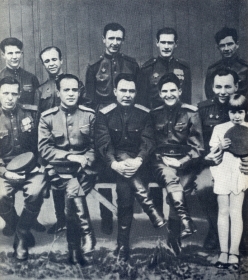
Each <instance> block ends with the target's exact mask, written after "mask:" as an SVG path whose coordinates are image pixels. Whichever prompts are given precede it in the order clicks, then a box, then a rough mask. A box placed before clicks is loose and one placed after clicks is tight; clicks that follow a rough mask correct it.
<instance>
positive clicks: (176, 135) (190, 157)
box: [151, 73, 203, 254]
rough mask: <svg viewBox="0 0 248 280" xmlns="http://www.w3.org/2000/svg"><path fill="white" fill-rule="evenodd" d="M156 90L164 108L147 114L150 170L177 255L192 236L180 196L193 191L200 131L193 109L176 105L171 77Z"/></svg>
mask: <svg viewBox="0 0 248 280" xmlns="http://www.w3.org/2000/svg"><path fill="white" fill-rule="evenodd" d="M158 89H159V94H160V98H161V99H162V100H163V101H164V105H162V106H160V107H158V108H156V109H154V110H153V111H152V112H151V116H152V120H153V127H154V128H155V140H156V147H157V148H156V150H155V152H154V157H153V159H152V166H153V171H154V176H155V178H156V180H157V182H158V184H159V186H161V187H163V188H166V190H167V193H168V194H167V201H168V203H169V205H170V211H169V219H168V231H169V236H168V245H169V246H171V247H172V248H173V250H174V251H175V253H176V254H179V253H180V251H181V246H180V245H181V238H186V237H188V236H190V235H191V234H193V233H194V232H196V228H195V226H194V224H193V221H192V219H191V217H190V215H189V213H188V210H187V206H186V200H185V193H184V192H185V191H186V190H190V189H191V190H192V189H193V188H194V181H195V179H196V171H195V167H196V166H197V162H198V161H199V158H200V156H201V155H202V153H203V139H202V127H201V121H200V118H199V114H198V112H197V111H198V110H197V108H196V107H194V106H192V105H188V104H186V103H182V102H181V101H180V96H181V94H182V90H181V84H180V80H179V79H178V77H177V76H176V75H175V74H174V73H168V74H165V75H164V76H162V77H161V79H160V80H159V83H158Z"/></svg>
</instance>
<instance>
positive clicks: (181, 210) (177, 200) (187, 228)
mask: <svg viewBox="0 0 248 280" xmlns="http://www.w3.org/2000/svg"><path fill="white" fill-rule="evenodd" d="M167 196H168V200H169V202H170V206H171V207H174V209H175V211H176V213H177V215H178V217H179V218H180V219H181V224H182V230H181V238H186V237H188V236H190V235H192V234H193V233H194V232H196V227H195V225H194V223H193V221H192V219H191V217H190V215H189V213H188V209H187V206H186V201H185V197H184V193H183V192H174V193H168V195H167Z"/></svg>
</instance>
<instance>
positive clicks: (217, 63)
mask: <svg viewBox="0 0 248 280" xmlns="http://www.w3.org/2000/svg"><path fill="white" fill-rule="evenodd" d="M221 63H222V59H221V60H218V61H217V62H215V63H214V64H212V65H210V66H209V67H208V69H212V68H214V67H216V66H218V65H219V64H221Z"/></svg>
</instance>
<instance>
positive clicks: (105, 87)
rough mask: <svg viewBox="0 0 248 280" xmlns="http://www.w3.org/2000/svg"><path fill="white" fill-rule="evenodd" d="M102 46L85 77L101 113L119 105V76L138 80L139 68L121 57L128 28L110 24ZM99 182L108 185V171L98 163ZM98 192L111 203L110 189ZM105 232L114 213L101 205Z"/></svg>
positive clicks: (129, 59) (106, 29)
mask: <svg viewBox="0 0 248 280" xmlns="http://www.w3.org/2000/svg"><path fill="white" fill-rule="evenodd" d="M102 40H103V44H104V45H105V52H104V54H103V55H102V56H101V58H100V60H99V61H97V62H96V63H95V64H93V65H91V66H89V68H88V70H87V73H86V82H85V87H86V96H87V97H88V98H89V99H91V100H92V108H93V109H95V110H96V112H98V111H99V110H100V109H102V108H104V107H105V106H107V105H109V104H111V103H113V102H115V101H116V98H115V95H114V79H115V77H116V76H117V75H118V74H120V73H129V74H134V75H135V76H137V74H138V71H139V66H138V64H137V62H136V60H135V59H134V58H131V57H129V56H127V55H124V54H122V53H120V50H121V46H122V44H123V43H124V40H125V28H124V27H123V26H121V25H120V24H119V23H109V24H107V25H106V26H105V27H104V30H103V38H102ZM98 165H99V168H98V169H99V181H100V182H109V177H111V175H109V176H106V171H105V170H101V166H102V164H101V163H99V164H98ZM99 192H100V193H101V194H102V195H103V196H105V197H106V198H107V199H108V200H110V201H112V190H111V189H110V188H99ZM100 210H101V217H102V223H101V228H102V231H103V232H104V233H106V234H111V233H112V231H113V217H112V212H111V211H110V210H108V209H107V208H106V207H105V206H103V205H100Z"/></svg>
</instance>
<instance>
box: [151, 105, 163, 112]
mask: <svg viewBox="0 0 248 280" xmlns="http://www.w3.org/2000/svg"><path fill="white" fill-rule="evenodd" d="M163 108H164V105H162V106H159V107H157V108H154V109H152V111H157V110H161V109H163Z"/></svg>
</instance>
